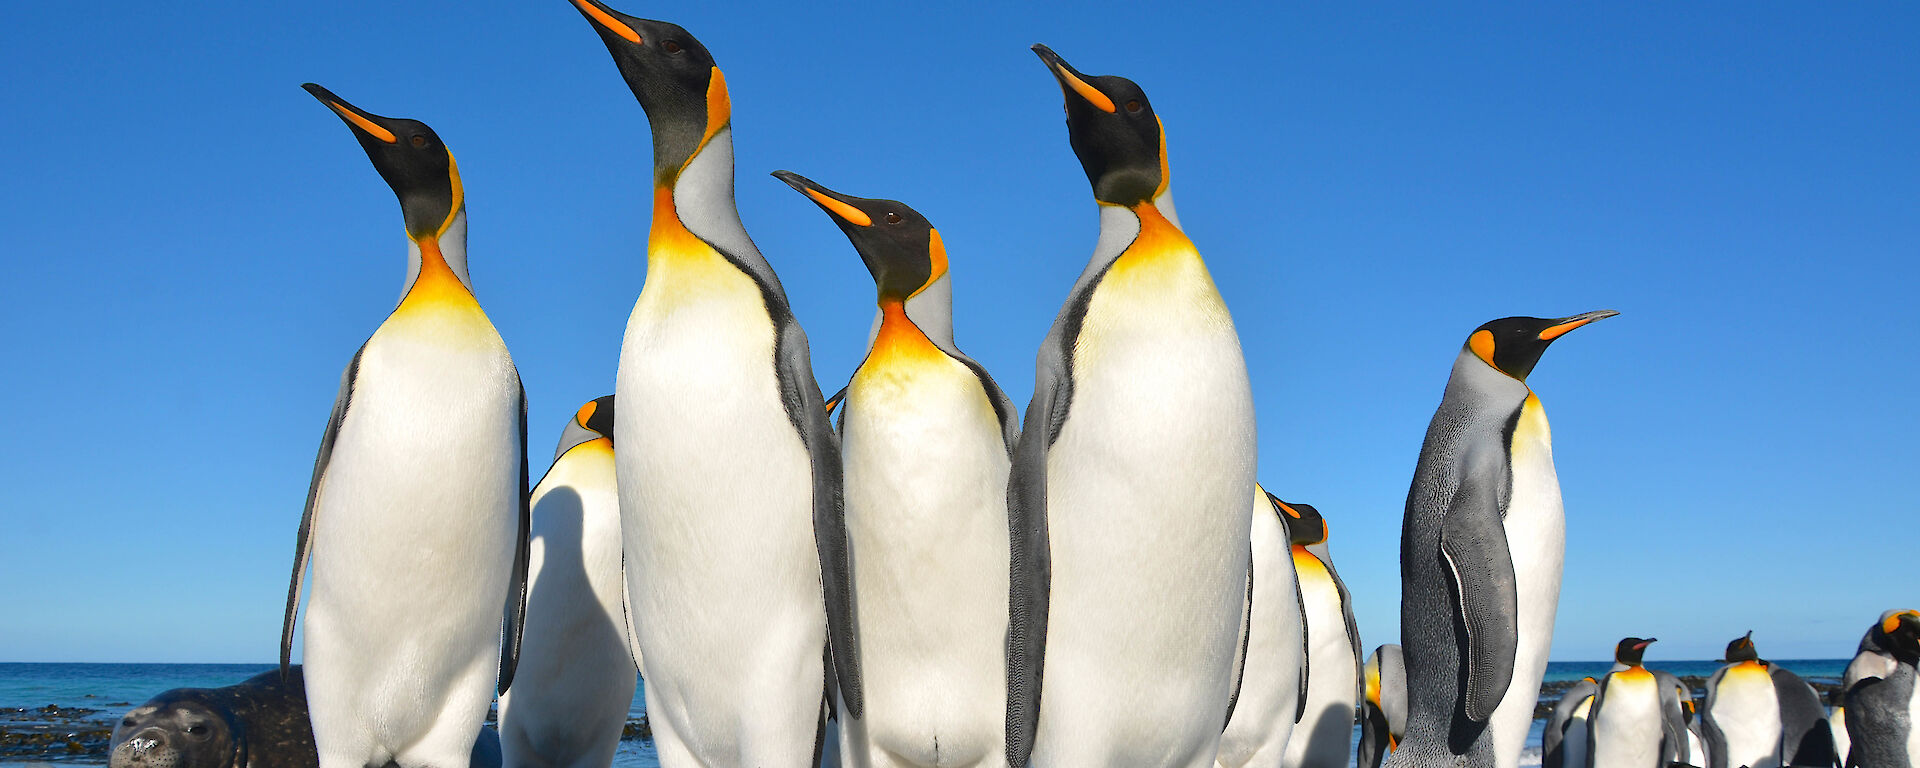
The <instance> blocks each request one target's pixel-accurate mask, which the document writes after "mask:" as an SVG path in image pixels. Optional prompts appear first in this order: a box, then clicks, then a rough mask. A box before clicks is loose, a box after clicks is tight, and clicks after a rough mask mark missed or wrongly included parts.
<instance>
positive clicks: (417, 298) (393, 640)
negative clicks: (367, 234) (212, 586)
mask: <svg viewBox="0 0 1920 768" xmlns="http://www.w3.org/2000/svg"><path fill="white" fill-rule="evenodd" d="M304 87H305V88H306V89H307V92H308V93H311V94H312V95H313V96H314V98H317V99H319V100H320V103H322V104H325V105H326V106H327V108H328V109H330V110H332V111H333V112H334V114H335V115H337V116H338V117H339V118H340V119H341V120H343V121H345V122H346V124H347V127H348V128H350V129H351V130H352V131H353V135H354V138H356V139H358V140H359V142H360V146H361V148H362V149H365V150H366V152H367V157H368V158H369V159H371V160H372V161H373V166H374V168H375V169H377V170H379V171H380V175H381V176H382V177H384V178H385V179H386V181H387V184H388V185H389V186H391V187H392V188H393V192H394V194H395V195H396V196H398V197H399V199H400V211H401V214H402V216H403V218H404V220H405V223H406V232H407V280H406V284H405V286H404V287H403V289H402V291H401V298H400V303H399V305H398V306H396V307H394V309H393V312H392V313H391V314H389V315H387V319H386V321H385V322H383V323H381V324H380V327H379V329H378V330H375V331H374V332H373V336H372V337H371V338H368V339H367V342H366V343H365V344H363V345H362V346H361V347H360V351H358V352H356V353H354V356H353V360H352V362H350V363H348V364H347V370H346V373H345V374H344V375H343V376H342V377H341V381H340V394H339V397H338V398H337V399H336V400H335V401H334V404H333V414H332V415H331V416H330V417H329V418H328V419H327V428H326V431H325V432H324V433H323V434H322V436H321V438H320V455H319V457H318V458H317V459H316V460H315V461H314V467H313V482H312V485H311V487H310V488H309V489H308V491H307V505H306V511H305V513H304V514H303V515H302V516H301V520H300V533H299V541H298V545H297V547H296V551H295V555H294V565H293V579H292V585H291V586H290V587H289V588H288V590H287V611H286V621H285V623H284V624H283V625H282V632H281V636H280V665H281V670H282V672H283V673H284V672H285V670H286V669H287V667H288V662H289V661H290V657H291V653H292V645H293V629H294V618H295V616H296V614H297V612H298V609H299V602H300V593H301V588H302V581H303V580H304V577H305V574H306V571H307V566H308V564H309V563H311V564H312V567H313V579H312V581H313V584H312V589H313V592H312V595H311V596H310V598H309V601H308V604H307V617H306V623H305V627H304V629H305V634H304V647H305V665H306V688H307V703H308V708H309V709H310V710H311V713H312V719H313V736H314V743H315V745H316V746H317V747H318V750H319V755H320V766H321V768H362V767H363V766H369V765H383V764H386V763H389V762H392V763H397V764H398V765H400V766H402V768H422V767H425V766H432V767H433V768H455V767H456V766H464V765H466V764H467V760H468V758H469V757H470V756H471V754H472V751H473V745H474V741H475V737H476V736H478V735H479V732H480V727H481V722H482V721H483V720H485V719H486V715H487V708H488V706H489V705H490V704H491V703H492V700H493V695H494V692H495V690H496V683H497V684H498V686H497V690H498V691H500V692H505V691H506V690H507V686H508V685H509V684H510V683H511V682H512V681H513V672H514V665H515V661H516V659H517V654H518V651H519V643H520V626H521V616H522V613H523V610H524V608H525V605H526V573H527V525H528V498H527V456H526V448H527V421H526V413H527V405H526V391H525V390H524V389H522V388H521V386H520V375H519V373H518V372H517V371H516V370H515V369H514V366H513V359H512V357H510V356H509V355H508V354H507V347H506V344H505V343H503V342H502V341H501V340H500V334H499V333H498V332H497V331H495V330H494V327H493V323H492V322H490V321H488V320H487V315H486V313H485V312H483V311H481V309H480V302H479V301H478V300H477V299H475V298H474V294H473V290H472V282H471V281H470V280H469V278H468V277H467V214H466V196H465V193H464V192H463V191H462V188H461V186H460V172H459V170H458V169H457V168H456V166H455V165H454V161H453V155H452V154H450V153H449V152H448V151H447V147H446V145H445V144H443V143H441V141H440V137H439V136H438V135H437V134H435V133H434V132H433V129H431V128H428V127H427V125H426V124H425V123H422V122H420V121H418V120H408V119H404V118H391V117H381V116H379V115H375V114H372V113H370V112H367V111H365V110H362V109H360V108H358V107H355V106H353V105H352V104H348V103H347V102H346V100H344V99H341V98H340V97H338V96H335V95H333V93H332V92H330V91H328V90H327V89H325V88H322V87H320V86H318V85H314V84H312V83H308V84H307V85H305V86H304ZM396 585H405V588H404V589H396ZM423 616H431V617H432V619H433V620H432V621H422V620H421V617H423ZM503 622H504V628H505V632H504V633H503V632H502V627H503ZM496 660H497V663H496Z"/></svg>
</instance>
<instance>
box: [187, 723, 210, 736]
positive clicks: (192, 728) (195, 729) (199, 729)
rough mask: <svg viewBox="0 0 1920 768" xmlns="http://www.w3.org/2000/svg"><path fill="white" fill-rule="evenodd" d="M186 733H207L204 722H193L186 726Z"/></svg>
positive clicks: (203, 734) (195, 734) (196, 734)
mask: <svg viewBox="0 0 1920 768" xmlns="http://www.w3.org/2000/svg"><path fill="white" fill-rule="evenodd" d="M187 734H188V735H191V736H205V735H207V726H206V724H205V723H194V724H193V725H189V726H187Z"/></svg>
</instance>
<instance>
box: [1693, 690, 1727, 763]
mask: <svg viewBox="0 0 1920 768" xmlns="http://www.w3.org/2000/svg"><path fill="white" fill-rule="evenodd" d="M1727 669H1729V668H1728V667H1721V668H1720V669H1718V670H1715V671H1714V673H1713V675H1712V676H1710V677H1708V678H1707V701H1706V706H1703V707H1701V708H1700V722H1701V723H1703V724H1705V725H1706V727H1705V728H1703V729H1701V730H1703V731H1705V732H1706V736H1707V758H1708V766H1707V768H1727V734H1726V732H1725V731H1722V730H1720V725H1719V724H1718V723H1715V722H1714V720H1713V718H1711V717H1708V716H1707V715H1708V714H1710V713H1712V712H1713V711H1714V710H1713V705H1714V702H1715V700H1717V699H1719V698H1720V681H1721V679H1723V678H1725V677H1726V676H1727Z"/></svg>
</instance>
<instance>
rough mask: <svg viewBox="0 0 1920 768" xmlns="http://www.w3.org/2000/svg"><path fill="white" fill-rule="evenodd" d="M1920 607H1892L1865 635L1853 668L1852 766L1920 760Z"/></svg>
mask: <svg viewBox="0 0 1920 768" xmlns="http://www.w3.org/2000/svg"><path fill="white" fill-rule="evenodd" d="M1916 664H1920V612H1916V611H1887V612H1886V613H1884V614H1881V616H1880V621H1879V622H1878V623H1876V624H1874V625H1873V628H1871V629H1869V630H1868V631H1867V635H1866V637H1864V638H1862V639H1861V640H1860V652H1859V654H1858V655H1856V656H1855V657H1854V661H1853V664H1852V665H1849V666H1848V668H1847V677H1848V679H1851V680H1855V682H1854V683H1853V684H1852V685H1851V686H1849V687H1848V688H1847V710H1846V719H1847V736H1848V738H1849V741H1850V742H1851V743H1850V747H1851V751H1850V752H1849V753H1848V756H1847V765H1848V766H1862V768H1916V766H1920V697H1916V696H1915V695H1914V691H1915V688H1916V686H1915V679H1916V674H1915V665H1916Z"/></svg>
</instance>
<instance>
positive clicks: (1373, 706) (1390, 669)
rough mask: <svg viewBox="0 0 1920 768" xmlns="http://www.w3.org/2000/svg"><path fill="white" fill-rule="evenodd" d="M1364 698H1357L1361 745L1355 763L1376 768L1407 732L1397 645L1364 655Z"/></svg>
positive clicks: (1404, 686) (1404, 689)
mask: <svg viewBox="0 0 1920 768" xmlns="http://www.w3.org/2000/svg"><path fill="white" fill-rule="evenodd" d="M1362 674H1363V675H1364V677H1365V685H1366V698H1365V699H1363V700H1362V701H1361V702H1360V746H1359V754H1358V756H1357V759H1356V764H1357V765H1359V767H1360V768H1379V765H1380V761H1381V760H1384V759H1386V756H1387V755H1388V754H1390V753H1392V752H1393V750H1394V748H1395V747H1398V746H1400V737H1401V736H1402V735H1403V734H1405V733H1406V732H1407V668H1406V662H1405V661H1403V660H1402V658H1401V655H1400V646H1398V645H1393V644H1388V645H1382V646H1380V647H1378V648H1375V649H1373V653H1372V654H1371V655H1369V656H1367V666H1366V669H1365V670H1364V671H1363V672H1362Z"/></svg>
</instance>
